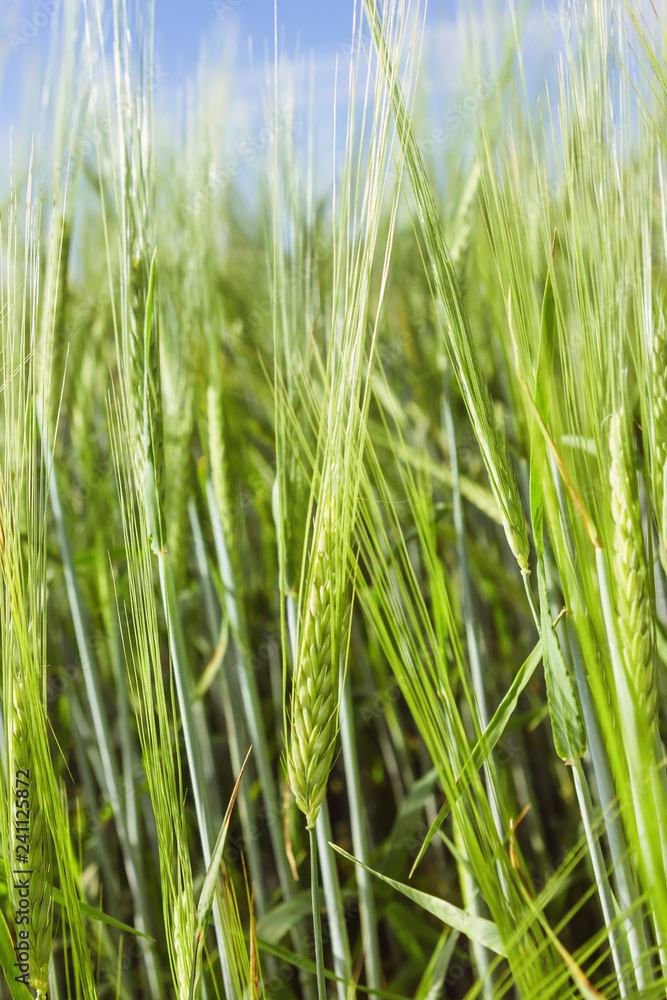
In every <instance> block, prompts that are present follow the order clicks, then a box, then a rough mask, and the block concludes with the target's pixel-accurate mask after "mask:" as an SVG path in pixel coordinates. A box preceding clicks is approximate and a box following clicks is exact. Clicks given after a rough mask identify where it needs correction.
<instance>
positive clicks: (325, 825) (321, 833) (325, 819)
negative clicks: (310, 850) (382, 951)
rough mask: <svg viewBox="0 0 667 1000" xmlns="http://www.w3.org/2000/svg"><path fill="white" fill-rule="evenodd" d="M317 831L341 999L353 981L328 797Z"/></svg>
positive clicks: (319, 817) (316, 827) (341, 999)
mask: <svg viewBox="0 0 667 1000" xmlns="http://www.w3.org/2000/svg"><path fill="white" fill-rule="evenodd" d="M315 833H316V836H317V843H318V848H319V856H320V868H321V870H322V887H323V889H324V902H325V905H326V910H327V920H328V923H329V933H330V935H331V951H332V954H333V969H334V972H335V973H336V975H337V976H338V979H339V982H337V983H336V990H337V992H338V1000H345V998H346V996H347V990H348V984H349V983H350V981H351V980H352V960H351V958H350V942H349V939H348V934H347V926H346V924H345V911H344V909H343V897H342V894H341V891H340V882H339V880H338V871H337V870H336V862H335V859H334V856H333V851H332V850H331V848H330V847H329V844H330V842H331V839H332V833H331V821H330V819H329V807H328V805H327V800H326V799H325V800H324V802H323V803H322V805H321V806H320V814H319V816H318V817H317V822H316V823H315Z"/></svg>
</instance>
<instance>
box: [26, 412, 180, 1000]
mask: <svg viewBox="0 0 667 1000" xmlns="http://www.w3.org/2000/svg"><path fill="white" fill-rule="evenodd" d="M37 423H38V427H39V433H40V436H41V439H42V450H43V455H44V464H45V465H46V468H47V470H48V475H49V500H50V502H51V510H52V511H53V519H54V521H55V525H56V536H57V538H58V548H59V550H60V558H61V560H62V567H63V575H64V577H65V589H66V591H67V600H68V603H69V608H70V615H71V617H72V624H73V626H74V634H75V637H76V645H77V649H78V652H79V660H80V663H81V672H82V674H83V681H84V686H85V689H86V697H87V700H88V704H89V707H90V714H91V718H92V722H93V730H94V732H95V739H96V741H97V745H98V748H99V752H100V759H101V762H102V774H103V783H104V791H105V792H106V794H107V796H108V797H109V801H110V803H111V806H112V808H113V812H114V819H115V822H116V830H117V832H118V840H119V843H120V847H121V851H122V854H123V861H124V865H125V871H126V874H127V879H128V883H129V886H130V891H131V893H132V901H133V904H134V909H135V921H136V926H137V930H139V931H141V932H142V933H149V932H150V928H151V920H150V907H149V904H148V895H147V890H146V885H145V880H144V874H143V868H142V864H141V861H140V850H139V845H138V843H136V842H135V841H134V840H133V838H132V837H131V836H130V835H129V833H128V827H127V815H126V811H125V803H124V801H123V798H122V795H121V781H120V776H119V773H118V764H117V761H116V759H115V755H114V752H113V750H112V748H111V746H110V744H109V734H110V733H111V727H110V726H109V723H108V719H107V715H106V709H105V707H104V698H103V695H102V685H101V681H100V677H99V670H98V665H97V663H96V661H95V660H94V659H93V657H92V655H91V652H90V647H89V643H88V635H87V630H86V624H87V620H86V616H85V612H84V609H83V607H82V604H81V600H80V597H79V589H78V584H77V579H76V574H75V571H74V560H73V559H72V551H71V548H70V542H69V536H68V532H67V526H66V524H65V517H64V514H63V509H62V504H61V502H60V491H59V488H58V475H57V472H56V468H55V463H54V460H53V454H52V452H51V446H50V444H49V441H48V437H47V434H45V433H43V414H42V413H41V410H40V408H39V406H38V407H37ZM140 942H141V944H140V947H141V950H142V956H143V960H144V967H145V972H146V978H147V980H148V982H149V984H150V987H151V992H152V993H153V995H154V996H156V997H158V998H162V997H164V986H163V983H162V977H161V976H160V975H159V972H158V968H157V961H156V957H155V952H154V949H153V948H152V947H151V946H150V944H149V943H148V942H147V941H146V939H145V938H140Z"/></svg>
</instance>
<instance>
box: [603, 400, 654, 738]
mask: <svg viewBox="0 0 667 1000" xmlns="http://www.w3.org/2000/svg"><path fill="white" fill-rule="evenodd" d="M609 450H610V453H611V470H610V481H611V513H612V518H613V522H614V532H613V539H614V541H613V565H614V578H615V580H616V609H617V614H618V629H619V636H620V645H621V654H622V657H623V662H624V664H625V669H626V671H627V674H628V680H629V682H630V685H631V687H632V689H633V690H634V691H635V692H636V693H637V698H638V702H639V705H640V707H641V711H642V718H643V721H644V722H645V724H646V725H647V726H649V727H650V728H654V727H655V725H656V705H657V696H656V687H655V664H654V634H653V633H654V625H653V616H652V614H651V603H650V598H649V589H648V571H647V566H646V558H645V555H644V539H643V534H642V529H641V511H640V507H639V499H638V494H637V477H636V473H635V469H634V465H633V464H632V461H631V460H630V445H629V442H628V439H627V431H626V427H625V417H624V413H623V411H622V410H621V411H620V412H619V413H615V414H614V415H613V416H612V418H611V428H610V433H609Z"/></svg>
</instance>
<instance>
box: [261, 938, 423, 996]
mask: <svg viewBox="0 0 667 1000" xmlns="http://www.w3.org/2000/svg"><path fill="white" fill-rule="evenodd" d="M257 945H258V947H259V949H260V951H265V952H266V953H267V955H273V956H274V957H275V958H279V959H281V961H283V962H286V963H287V964H288V965H294V966H296V968H297V969H302V970H303V971H304V972H308V973H309V974H310V975H312V976H314V975H316V974H317V966H316V965H315V963H314V962H313V961H312V960H311V959H309V958H304V957H303V955H297V954H296V952H294V951H290V949H289V948H282V947H281V946H280V945H277V944H271V942H270V941H264V940H262V939H261V938H258V940H257ZM324 977H325V979H329V980H331V982H332V983H345V985H346V986H349V987H353V988H354V989H355V990H356V991H357V992H361V993H370V994H371V995H372V996H375V997H381V998H382V1000H406V997H404V996H403V995H402V994H401V993H391V992H390V991H389V990H372V989H369V987H368V986H363V985H362V984H361V983H348V982H347V980H346V979H342V978H341V977H340V976H337V975H336V974H335V973H334V972H332V971H331V970H330V969H325V970H324Z"/></svg>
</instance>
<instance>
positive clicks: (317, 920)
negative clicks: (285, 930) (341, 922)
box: [308, 827, 327, 1000]
mask: <svg viewBox="0 0 667 1000" xmlns="http://www.w3.org/2000/svg"><path fill="white" fill-rule="evenodd" d="M308 834H309V836H310V891H311V898H312V906H313V937H314V939H315V964H316V966H317V996H318V1000H326V997H327V989H326V983H325V979H324V949H323V947H322V917H321V915H320V893H319V886H318V879H319V874H318V870H317V834H316V832H315V829H314V828H313V827H311V829H310V830H309V831H308Z"/></svg>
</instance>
